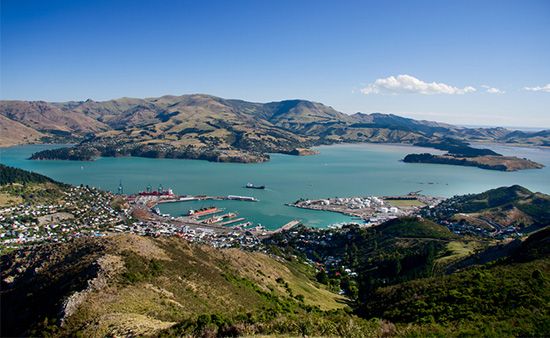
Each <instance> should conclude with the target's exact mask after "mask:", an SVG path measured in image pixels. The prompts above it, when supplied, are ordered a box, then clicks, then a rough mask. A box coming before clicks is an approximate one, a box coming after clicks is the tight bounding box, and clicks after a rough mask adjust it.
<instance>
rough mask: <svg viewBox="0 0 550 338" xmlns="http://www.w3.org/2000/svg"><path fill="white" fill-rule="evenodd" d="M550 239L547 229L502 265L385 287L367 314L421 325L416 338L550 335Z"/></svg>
mask: <svg viewBox="0 0 550 338" xmlns="http://www.w3.org/2000/svg"><path fill="white" fill-rule="evenodd" d="M549 238H550V229H548V228H546V229H545V230H542V231H541V232H539V233H536V234H534V235H532V237H530V238H528V239H527V240H525V241H524V243H523V244H522V246H521V247H520V248H519V249H518V250H516V252H515V254H513V255H512V256H511V257H509V258H507V259H504V260H501V261H500V262H496V263H493V264H489V265H484V266H479V267H474V268H469V269H467V270H464V271H461V272H457V273H454V274H451V275H447V276H441V277H435V278H427V279H418V280H414V281H410V282H406V283H402V284H399V285H394V286H389V287H385V288H380V289H378V290H376V291H375V292H374V293H373V294H372V295H371V297H370V298H369V300H368V301H367V302H365V303H364V304H363V306H362V311H363V312H364V314H365V315H366V316H367V317H369V316H375V317H379V318H384V319H388V320H391V321H393V322H397V323H416V324H418V326H416V327H413V328H411V330H410V332H408V333H407V334H411V335H417V334H418V335H421V336H424V335H430V334H432V335H445V336H460V335H479V334H483V335H489V336H517V335H523V336H525V335H527V336H541V335H542V336H548V334H549V333H550V325H548V323H550V306H549V305H548V304H550V281H549V279H548V276H549V274H550V259H549V256H548V255H549V249H548V248H549V246H548V239H549ZM404 332H406V330H405V331H404Z"/></svg>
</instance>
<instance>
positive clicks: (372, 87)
mask: <svg viewBox="0 0 550 338" xmlns="http://www.w3.org/2000/svg"><path fill="white" fill-rule="evenodd" d="M475 91H476V89H475V88H474V87H472V86H466V87H464V88H458V87H454V86H451V85H448V84H445V83H438V82H431V83H428V82H424V81H422V80H419V79H417V78H415V77H414V76H410V75H406V74H405V75H397V76H390V77H386V78H382V79H377V80H376V81H374V82H373V83H370V84H368V85H367V86H366V87H364V88H362V89H361V92H362V93H363V94H365V95H369V94H399V93H415V94H424V95H431V94H451V95H452V94H466V93H473V92H475Z"/></svg>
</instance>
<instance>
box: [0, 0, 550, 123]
mask: <svg viewBox="0 0 550 338" xmlns="http://www.w3.org/2000/svg"><path fill="white" fill-rule="evenodd" d="M0 13H1V22H0V29H1V31H0V34H1V36H0V38H1V40H0V47H1V51H0V57H1V59H0V67H1V69H0V70H1V73H0V98H1V99H19V100H44V101H69V100H86V99H88V98H91V99H93V100H108V99H113V98H119V97H155V96H162V95H166V94H172V95H181V94H191V93H205V94H211V95H216V96H221V97H224V98H238V99H243V100H248V101H255V102H269V101H278V100H284V99H294V98H301V99H307V100H313V101H318V102H322V103H324V104H326V105H329V106H332V107H334V108H335V109H337V110H339V111H342V112H344V113H349V114H352V113H355V112H364V113H371V112H382V113H394V114H397V115H402V116H407V117H412V118H416V119H428V120H436V121H442V122H448V123H455V124H462V125H499V126H516V127H535V128H550V1H547V0H542V1H535V0H519V1H506V0H498V1H489V0H483V1H479V0H476V1H406V0H402V1H395V0H388V1H320V0H288V1H287V0H255V1H252V0H250V1H244V0H232V1H198V0H197V1H185V0H181V1H164V0H159V1H152V0H151V1H143V0H132V1H127V0H111V1H106V0H94V1H79V0H72V1H59V0H48V1H42V0H40V1H28V0H1V8H0Z"/></svg>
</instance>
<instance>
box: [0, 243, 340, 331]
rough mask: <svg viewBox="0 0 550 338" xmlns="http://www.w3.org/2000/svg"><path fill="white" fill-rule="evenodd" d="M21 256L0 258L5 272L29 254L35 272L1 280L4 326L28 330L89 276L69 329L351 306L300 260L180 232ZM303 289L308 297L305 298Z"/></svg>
mask: <svg viewBox="0 0 550 338" xmlns="http://www.w3.org/2000/svg"><path fill="white" fill-rule="evenodd" d="M52 250H55V252H54V251H52ZM22 254H23V256H25V254H24V253H22V252H14V253H10V254H9V255H7V256H4V257H2V264H3V266H2V270H3V277H4V278H5V276H11V275H14V274H15V275H17V272H16V268H17V266H20V265H21V263H23V262H26V263H23V264H29V265H28V266H26V267H25V271H29V272H31V273H30V274H26V275H24V277H23V278H21V279H17V278H16V280H15V282H14V283H13V284H10V285H3V290H2V308H3V310H7V309H8V308H9V309H10V313H11V314H12V315H13V316H3V318H2V320H3V325H2V326H3V330H6V331H4V332H5V333H6V334H22V333H23V332H24V331H25V329H26V328H29V327H37V325H38V327H39V328H40V329H41V330H42V329H44V327H43V326H41V325H39V323H42V322H43V320H44V318H45V317H50V318H52V317H56V315H57V313H59V310H60V308H62V305H63V301H64V300H66V299H67V297H68V296H69V295H71V294H73V293H74V291H82V290H83V289H85V288H86V286H87V285H88V282H87V281H88V280H92V279H93V280H94V281H93V282H92V283H91V284H90V285H92V286H91V287H89V288H88V290H87V291H84V292H80V293H79V294H78V295H77V296H73V297H72V298H71V299H72V300H73V301H72V302H71V304H73V305H72V306H70V307H69V310H67V311H66V313H68V316H67V318H66V320H65V326H64V329H63V334H69V333H70V332H72V333H74V332H76V331H79V332H84V334H85V335H86V336H103V335H105V334H108V333H118V334H121V333H123V332H126V331H127V330H129V331H131V332H135V333H144V334H145V333H152V332H155V331H156V330H159V329H165V328H167V327H169V326H170V325H173V324H174V323H176V322H179V321H182V320H185V319H192V318H195V317H196V315H198V314H200V313H220V314H228V313H229V314H236V313H247V312H256V311H263V310H265V309H270V308H273V309H278V310H277V311H279V310H280V309H281V307H283V308H285V307H288V306H290V307H291V308H293V307H296V308H297V309H299V308H301V307H302V306H307V305H312V306H319V307H320V308H322V309H324V310H328V309H337V308H343V307H345V300H344V299H343V298H342V297H340V296H338V295H336V294H333V293H330V292H328V291H326V290H325V289H324V288H323V287H322V286H321V285H319V284H317V283H316V282H312V281H311V280H310V279H309V276H308V275H309V271H308V269H307V268H305V267H303V266H301V265H298V264H295V263H294V264H291V265H289V264H288V263H287V262H284V261H278V260H276V259H274V258H271V257H269V256H267V255H265V254H261V253H248V252H243V251H239V250H216V249H213V248H210V247H205V246H196V245H190V244H188V243H187V242H185V241H183V240H179V239H176V238H172V239H156V240H155V239H151V238H144V237H137V236H131V235H120V236H113V237H110V238H104V239H86V240H79V241H76V242H74V243H70V244H63V245H57V246H55V249H54V247H53V246H52V247H49V249H48V247H43V248H42V249H41V250H40V251H37V252H33V253H26V255H27V257H26V258H25V259H21V255H22ZM29 255H30V256H32V257H34V258H33V259H31V258H30V257H29ZM16 257H19V259H17V258H16ZM17 261H19V262H20V263H17ZM29 262H30V263H29ZM38 267H40V268H38ZM37 268H38V270H36V269H37ZM32 271H38V273H37V274H33V273H32ZM94 277H95V279H94ZM298 295H302V296H303V304H304V305H300V304H302V302H300V301H299V300H298V299H297V298H300V296H298ZM31 299H32V301H31ZM3 312H4V311H3ZM4 313H6V312H4ZM4 321H5V322H4ZM54 331H55V329H54ZM27 333H28V332H27Z"/></svg>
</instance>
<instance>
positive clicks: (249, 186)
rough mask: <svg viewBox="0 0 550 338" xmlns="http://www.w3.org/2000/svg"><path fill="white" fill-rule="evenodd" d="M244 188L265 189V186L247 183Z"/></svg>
mask: <svg viewBox="0 0 550 338" xmlns="http://www.w3.org/2000/svg"><path fill="white" fill-rule="evenodd" d="M244 187H245V188H248V189H265V185H254V184H252V183H247V184H246V185H245V186H244Z"/></svg>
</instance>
